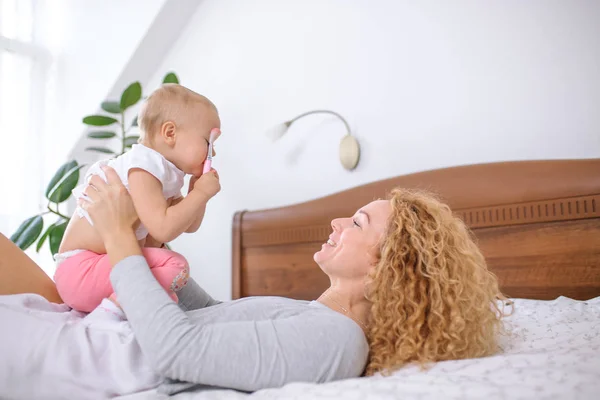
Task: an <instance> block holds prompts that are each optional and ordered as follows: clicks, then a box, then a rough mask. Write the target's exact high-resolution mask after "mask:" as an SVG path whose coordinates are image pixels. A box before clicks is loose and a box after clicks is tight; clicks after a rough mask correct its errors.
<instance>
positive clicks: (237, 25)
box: [149, 0, 600, 299]
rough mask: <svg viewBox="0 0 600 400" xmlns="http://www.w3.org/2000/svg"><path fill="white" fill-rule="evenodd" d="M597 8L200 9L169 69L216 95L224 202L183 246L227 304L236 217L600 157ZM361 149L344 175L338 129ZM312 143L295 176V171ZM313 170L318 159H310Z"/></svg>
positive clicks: (467, 4) (221, 0) (237, 1)
mask: <svg viewBox="0 0 600 400" xmlns="http://www.w3.org/2000/svg"><path fill="white" fill-rule="evenodd" d="M599 20H600V2H597V1H593V0H590V1H529V2H522V1H487V2H479V1H455V2H451V3H450V2H440V1H429V2H408V1H395V0H389V1H382V0H380V1H368V0H352V1H351V0H327V1H323V0H318V1H317V0H310V1H309V0H302V1H276V0H273V1H268V0H255V1H252V2H247V1H243V0H205V1H203V2H202V3H201V5H200V6H199V7H198V11H197V13H196V15H195V16H194V17H193V19H192V22H191V23H190V25H189V26H188V27H187V29H186V31H185V32H184V34H183V35H182V39H180V40H179V42H178V43H177V44H176V45H175V47H174V48H173V50H172V51H171V53H170V54H169V55H168V56H167V57H165V61H164V63H163V65H161V66H159V67H158V69H157V71H158V72H157V75H156V76H155V77H154V79H153V81H152V82H151V83H150V86H149V87H155V86H156V85H158V83H159V79H160V78H162V75H163V73H164V71H167V70H175V71H176V72H177V73H178V74H179V76H180V78H181V80H182V83H183V84H185V85H187V86H189V87H190V88H192V89H194V90H196V91H198V92H200V93H203V94H205V95H207V96H208V97H209V98H211V99H212V100H213V101H214V102H215V103H216V105H217V107H218V108H219V110H220V114H221V118H222V130H223V135H222V136H221V138H220V139H219V142H218V145H217V151H218V155H217V157H216V158H215V161H214V165H215V167H216V168H217V169H218V170H219V172H220V175H221V180H222V187H223V189H222V191H221V193H220V194H218V195H217V196H216V197H215V198H214V199H213V201H212V202H211V203H210V204H209V207H208V210H207V214H206V217H205V221H204V224H203V226H202V227H201V229H200V231H199V232H198V233H196V234H194V235H184V236H182V237H181V238H179V239H177V240H176V241H175V242H174V243H173V246H174V248H175V249H176V250H178V251H180V252H182V253H183V254H184V255H185V256H187V257H188V258H189V260H190V262H191V266H192V275H193V276H194V277H195V278H196V279H197V280H198V281H199V283H200V284H201V285H203V286H204V287H205V288H207V289H208V290H209V291H210V292H211V293H212V294H213V295H215V296H216V297H218V298H222V299H227V298H229V297H230V295H231V289H230V281H231V272H230V270H231V218H232V215H233V213H234V211H236V210H241V209H258V208H268V207H274V206H281V205H287V204H291V203H296V202H301V201H305V200H308V199H312V198H316V197H320V196H323V195H326V194H330V193H333V192H336V191H339V190H342V189H345V188H349V187H352V186H356V185H359V184H362V183H365V182H369V181H373V180H378V179H382V178H386V177H391V176H395V175H400V174H406V173H410V172H414V171H420V170H426V169H433V168H440V167H446V166H453V165H459V164H471V163H479V162H491V161H502V160H521V159H545V158H584V157H598V156H600V109H599V108H598V105H599V104H600V24H599V23H598V21H599ZM320 107H325V108H331V109H333V110H336V111H338V112H340V113H342V114H343V115H344V116H346V118H347V119H348V120H349V122H350V125H351V126H352V128H353V130H354V132H355V134H356V136H357V137H358V138H359V140H360V142H361V145H362V158H361V161H360V164H359V166H358V168H357V169H356V170H355V171H354V172H347V171H345V170H343V169H342V167H341V165H340V164H339V162H338V160H337V146H338V143H339V139H340V138H341V136H342V134H343V126H342V125H341V124H340V123H339V122H338V121H336V120H335V119H332V118H330V117H321V116H314V117H312V118H310V119H306V120H303V121H301V122H298V124H297V126H296V125H295V126H294V127H293V128H292V129H291V130H290V131H289V132H288V134H289V136H286V137H284V138H283V140H282V141H281V142H279V143H275V144H270V143H268V142H267V141H266V139H265V138H264V135H263V133H264V131H265V130H266V129H267V128H269V127H270V126H272V125H273V124H276V123H278V122H280V121H283V120H286V119H288V118H291V117H293V116H294V115H295V114H298V113H301V112H304V111H306V110H310V109H315V108H320ZM302 141H308V143H306V149H305V151H304V153H303V154H302V155H301V156H300V157H299V159H298V160H297V163H296V164H292V165H290V164H289V163H287V162H286V159H287V158H286V157H287V155H288V153H289V152H290V150H291V149H293V148H294V147H295V146H296V145H297V144H298V143H300V142H302ZM309 157H315V160H314V161H310V160H309Z"/></svg>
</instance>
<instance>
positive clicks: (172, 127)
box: [138, 83, 221, 176]
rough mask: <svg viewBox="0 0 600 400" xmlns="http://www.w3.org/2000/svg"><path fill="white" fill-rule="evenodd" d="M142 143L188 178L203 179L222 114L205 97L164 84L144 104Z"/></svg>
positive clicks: (141, 111) (141, 113) (173, 85)
mask: <svg viewBox="0 0 600 400" xmlns="http://www.w3.org/2000/svg"><path fill="white" fill-rule="evenodd" d="M138 121H139V125H140V129H141V131H142V133H141V136H140V142H141V143H142V144H144V145H146V146H148V147H150V148H152V149H154V150H156V151H158V152H159V153H161V154H162V155H163V156H164V157H165V158H166V159H167V160H169V161H171V162H172V163H173V164H175V165H176V166H177V168H179V169H180V170H182V171H183V172H185V173H186V174H192V175H196V176H200V175H201V174H202V167H203V164H204V160H205V159H206V155H207V152H208V140H209V137H210V131H211V130H212V129H213V128H219V129H220V128H221V121H220V119H219V113H218V111H217V108H216V107H215V105H214V104H213V103H212V102H211V101H210V100H208V99H207V98H206V97H204V96H202V95H200V94H198V93H196V92H194V91H192V90H190V89H188V88H186V87H183V86H181V85H178V84H173V83H169V84H164V85H162V86H161V87H160V88H158V89H156V90H155V91H154V92H152V94H150V96H148V98H147V99H146V100H145V101H144V103H143V104H142V108H141V109H140V113H139V115H138Z"/></svg>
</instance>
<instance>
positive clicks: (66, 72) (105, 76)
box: [44, 0, 165, 182]
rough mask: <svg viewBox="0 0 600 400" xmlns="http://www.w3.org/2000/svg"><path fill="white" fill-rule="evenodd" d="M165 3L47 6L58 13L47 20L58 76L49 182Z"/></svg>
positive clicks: (69, 0) (116, 0)
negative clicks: (88, 116)
mask: <svg viewBox="0 0 600 400" xmlns="http://www.w3.org/2000/svg"><path fill="white" fill-rule="evenodd" d="M164 2H165V0H128V1H120V0H86V1H80V0H60V1H59V2H57V3H55V2H53V4H52V5H46V7H47V8H48V10H47V11H48V12H54V16H55V18H54V19H48V20H47V23H48V24H49V25H50V27H49V29H50V30H52V31H54V37H55V38H54V40H53V41H52V43H50V46H51V50H52V51H53V53H54V60H55V61H54V62H55V72H56V74H57V75H58V78H57V80H56V84H55V85H54V87H55V90H54V92H53V93H52V97H51V98H50V99H49V103H51V104H50V105H49V108H48V109H49V114H50V115H49V121H50V122H49V123H50V124H51V128H50V129H52V130H53V131H54V135H50V136H49V138H48V140H47V142H46V143H45V146H44V150H45V151H44V155H45V157H46V164H47V165H48V169H47V171H46V176H45V177H44V182H48V180H49V179H50V178H51V177H52V175H53V174H54V172H55V171H56V169H57V168H58V167H59V166H60V165H61V164H62V163H64V162H65V160H66V159H67V155H68V154H69V152H70V151H71V149H72V144H73V142H75V140H77V139H78V137H79V136H80V135H81V132H82V131H83V129H84V125H83V123H82V122H81V119H82V118H83V117H84V116H86V115H89V114H93V113H96V112H97V111H98V110H99V106H100V103H101V102H102V101H103V100H105V97H106V95H107V94H108V92H109V90H110V88H111V85H112V84H113V83H114V82H115V80H116V79H117V77H118V76H119V74H120V73H121V70H122V69H123V67H124V66H125V64H126V63H127V61H129V58H130V57H131V55H132V53H133V52H134V51H135V49H136V48H137V46H138V44H139V42H140V40H141V39H142V38H143V37H144V34H145V33H146V31H147V29H148V27H149V26H150V24H151V23H152V21H153V20H154V18H155V17H156V14H157V13H158V12H159V10H160V8H161V6H162V5H163V3H164ZM56 7H58V8H59V11H56ZM57 25H58V26H60V29H59V30H58V32H56V30H57V28H56V26H57ZM117 100H118V99H117Z"/></svg>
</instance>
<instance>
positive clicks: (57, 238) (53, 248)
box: [48, 220, 69, 255]
mask: <svg viewBox="0 0 600 400" xmlns="http://www.w3.org/2000/svg"><path fill="white" fill-rule="evenodd" d="M68 222H69V221H65V220H62V221H61V222H57V223H56V224H54V228H52V230H51V231H50V234H49V236H48V242H50V252H51V253H52V255H55V254H56V253H58V248H59V247H60V242H61V241H62V238H63V236H64V234H65V229H66V228H67V224H68Z"/></svg>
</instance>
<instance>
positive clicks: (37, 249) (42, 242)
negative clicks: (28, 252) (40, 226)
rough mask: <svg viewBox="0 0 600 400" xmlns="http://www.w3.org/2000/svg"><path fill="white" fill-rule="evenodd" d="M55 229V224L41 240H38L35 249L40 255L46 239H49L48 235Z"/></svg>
mask: <svg viewBox="0 0 600 400" xmlns="http://www.w3.org/2000/svg"><path fill="white" fill-rule="evenodd" d="M53 227H54V224H52V225H50V226H49V227H48V229H46V231H45V232H44V234H43V235H42V236H41V237H40V240H38V242H37V246H36V247H35V251H37V252H38V253H39V252H40V249H41V248H42V246H43V245H44V242H45V241H46V238H47V237H48V234H49V233H50V231H51V230H52V228H53Z"/></svg>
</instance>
